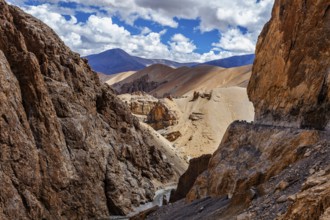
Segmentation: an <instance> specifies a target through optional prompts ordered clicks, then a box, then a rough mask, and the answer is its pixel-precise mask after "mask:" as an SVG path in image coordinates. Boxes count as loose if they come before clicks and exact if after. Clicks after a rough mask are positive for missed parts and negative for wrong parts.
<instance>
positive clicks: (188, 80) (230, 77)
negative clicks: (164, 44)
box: [151, 65, 251, 96]
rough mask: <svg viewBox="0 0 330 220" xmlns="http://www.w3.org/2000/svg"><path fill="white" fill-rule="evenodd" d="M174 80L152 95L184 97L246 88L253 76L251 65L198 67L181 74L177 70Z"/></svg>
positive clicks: (152, 92) (160, 87)
mask: <svg viewBox="0 0 330 220" xmlns="http://www.w3.org/2000/svg"><path fill="white" fill-rule="evenodd" d="M172 74H173V76H174V77H173V79H172V80H168V82H167V83H165V84H163V85H161V86H159V87H158V88H157V89H155V90H153V91H151V94H154V95H155V94H158V95H162V94H166V93H169V94H171V95H173V96H182V95H184V94H185V93H187V92H190V91H199V92H203V91H207V90H210V89H214V88H218V87H229V86H245V85H247V82H248V80H249V78H250V76H251V65H248V66H243V67H236V68H229V69H224V68H220V67H214V66H198V67H194V68H189V69H187V71H185V72H183V73H181V72H180V70H179V69H178V70H176V71H174V72H173V73H172Z"/></svg>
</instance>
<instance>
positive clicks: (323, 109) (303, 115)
mask: <svg viewBox="0 0 330 220" xmlns="http://www.w3.org/2000/svg"><path fill="white" fill-rule="evenodd" d="M329 11H330V10H329V1H312V0H309V1H298V0H296V1H276V6H275V7H274V9H273V12H272V19H271V21H270V22H269V23H268V24H267V25H266V26H265V27H264V29H263V31H262V33H261V34H260V36H259V40H258V44H257V49H256V60H255V63H254V66H253V74H252V76H251V80H250V83H249V86H248V94H249V98H250V100H251V101H252V102H253V103H254V106H255V109H256V116H255V118H256V122H258V123H264V124H265V123H267V124H272V125H283V126H295V127H301V128H315V129H325V128H327V129H328V130H330V123H329V121H330V89H329V87H330V77H329V74H330V69H329V63H330V51H329V48H330V12H329ZM307 91H308V92H307Z"/></svg>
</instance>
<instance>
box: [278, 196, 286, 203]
mask: <svg viewBox="0 0 330 220" xmlns="http://www.w3.org/2000/svg"><path fill="white" fill-rule="evenodd" d="M287 200H288V197H287V196H286V195H282V196H280V197H279V198H278V199H277V200H276V202H277V203H283V202H286V201H287Z"/></svg>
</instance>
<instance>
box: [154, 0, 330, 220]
mask: <svg viewBox="0 0 330 220" xmlns="http://www.w3.org/2000/svg"><path fill="white" fill-rule="evenodd" d="M329 44H330V2H329V1H322V0H321V1H314V0H304V1H303V0H291V1H286V0H276V1H275V5H274V8H273V13H272V19H271V20H270V22H269V23H268V24H267V25H266V26H265V27H264V29H263V31H262V33H261V35H260V37H259V40H258V46H257V53H256V60H255V64H254V67H253V73H252V78H251V81H250V83H249V87H248V93H249V97H250V99H251V100H252V102H253V103H254V106H255V109H256V115H255V121H254V123H250V124H249V123H245V122H234V123H232V124H231V125H230V126H229V128H228V129H227V132H226V134H225V136H224V137H223V140H222V142H221V144H220V146H219V148H218V150H217V151H216V152H215V153H214V154H213V156H212V158H211V160H210V163H209V166H208V168H207V170H206V171H205V172H203V173H202V174H201V175H200V176H199V177H198V178H197V180H196V181H195V184H194V186H193V187H192V189H191V190H190V192H189V193H188V194H187V196H186V202H188V203H186V204H185V203H183V202H182V201H180V202H177V203H175V204H176V205H173V206H169V207H167V209H161V210H159V211H157V213H155V214H153V215H151V216H150V219H166V218H169V217H170V216H169V214H167V213H171V214H172V216H171V219H201V218H203V219H285V220H288V219H328V218H329V210H330V202H329V198H330V193H329V190H330V186H329V184H328V180H327V178H328V177H329V173H330V150H329V149H330V133H329V132H330V131H329V119H330V112H329V111H330V106H329V104H330V99H329V98H330V90H329V89H328V88H329V84H330V81H329V79H330V78H329V74H330V72H329V71H330V45H329ZM164 210H165V212H164Z"/></svg>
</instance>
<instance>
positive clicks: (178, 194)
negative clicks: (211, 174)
mask: <svg viewBox="0 0 330 220" xmlns="http://www.w3.org/2000/svg"><path fill="white" fill-rule="evenodd" d="M211 156H212V155H211V154H204V155H202V156H200V157H198V158H193V159H191V160H190V161H189V167H188V169H187V171H186V172H185V173H184V174H182V176H181V177H180V179H179V183H178V187H177V189H176V190H175V192H174V194H171V198H170V202H176V201H178V200H180V199H183V198H185V197H186V195H187V193H188V192H189V191H190V189H191V188H192V186H193V185H194V183H195V181H196V179H197V177H198V176H199V175H200V174H201V173H203V172H204V171H205V170H206V169H207V167H208V164H209V161H210V159H211Z"/></svg>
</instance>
